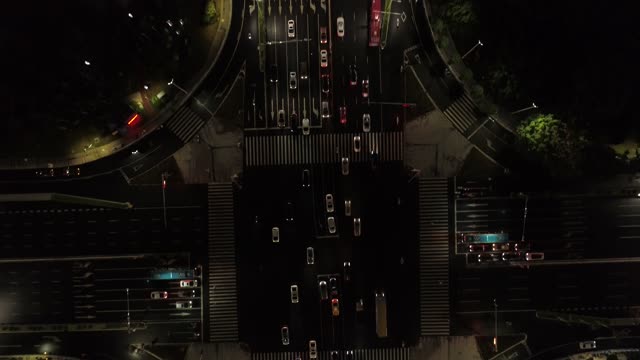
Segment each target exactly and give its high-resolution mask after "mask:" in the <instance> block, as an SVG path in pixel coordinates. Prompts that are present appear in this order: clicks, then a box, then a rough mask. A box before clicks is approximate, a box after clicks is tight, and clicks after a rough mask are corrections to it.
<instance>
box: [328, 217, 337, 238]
mask: <svg viewBox="0 0 640 360" xmlns="http://www.w3.org/2000/svg"><path fill="white" fill-rule="evenodd" d="M327 227H328V228H329V234H335V233H336V218H334V217H333V216H329V217H328V218H327Z"/></svg>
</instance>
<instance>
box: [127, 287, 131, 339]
mask: <svg viewBox="0 0 640 360" xmlns="http://www.w3.org/2000/svg"><path fill="white" fill-rule="evenodd" d="M129 310H130V308H129V288H127V332H128V333H129V334H131V313H130V311H129Z"/></svg>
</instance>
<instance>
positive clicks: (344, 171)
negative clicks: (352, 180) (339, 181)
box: [340, 157, 349, 175]
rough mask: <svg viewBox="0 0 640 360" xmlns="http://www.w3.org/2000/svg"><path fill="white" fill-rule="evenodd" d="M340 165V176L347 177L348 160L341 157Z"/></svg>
mask: <svg viewBox="0 0 640 360" xmlns="http://www.w3.org/2000/svg"><path fill="white" fill-rule="evenodd" d="M340 163H341V164H342V166H341V169H342V175H349V158H348V157H343V158H342V161H341V162H340Z"/></svg>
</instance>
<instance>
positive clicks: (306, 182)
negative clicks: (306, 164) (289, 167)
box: [302, 169, 311, 188]
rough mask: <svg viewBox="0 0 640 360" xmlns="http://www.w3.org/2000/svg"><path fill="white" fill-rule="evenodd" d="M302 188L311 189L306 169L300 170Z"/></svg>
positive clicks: (309, 177) (309, 176)
mask: <svg viewBox="0 0 640 360" xmlns="http://www.w3.org/2000/svg"><path fill="white" fill-rule="evenodd" d="M302 187H303V188H308V187H311V173H310V172H309V170H308V169H304V170H302Z"/></svg>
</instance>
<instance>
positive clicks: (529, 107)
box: [511, 102, 538, 115]
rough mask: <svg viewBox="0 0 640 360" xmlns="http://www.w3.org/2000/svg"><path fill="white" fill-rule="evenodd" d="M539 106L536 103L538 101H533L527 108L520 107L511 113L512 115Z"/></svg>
mask: <svg viewBox="0 0 640 360" xmlns="http://www.w3.org/2000/svg"><path fill="white" fill-rule="evenodd" d="M537 108H538V105H536V103H534V102H532V103H531V106H527V107H526V108H522V109H520V110H518V111H514V112H512V113H511V115H515V114H517V113H521V112H523V111H527V110H531V109H537Z"/></svg>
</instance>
